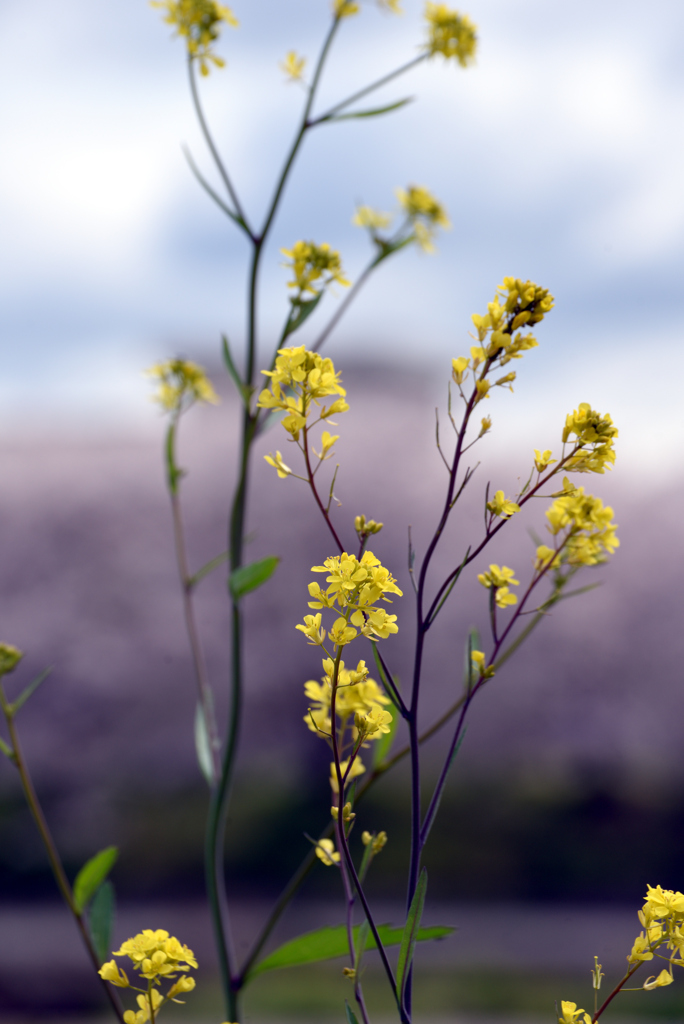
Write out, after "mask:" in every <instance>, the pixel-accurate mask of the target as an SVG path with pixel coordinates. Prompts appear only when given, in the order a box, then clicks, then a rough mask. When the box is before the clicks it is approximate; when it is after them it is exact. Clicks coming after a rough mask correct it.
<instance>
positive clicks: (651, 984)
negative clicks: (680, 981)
mask: <svg viewBox="0 0 684 1024" xmlns="http://www.w3.org/2000/svg"><path fill="white" fill-rule="evenodd" d="M673 981H674V978H673V977H672V975H671V974H670V972H669V971H667V970H665V969H664V968H663V970H662V971H661V972H660V974H659V975H658V977H657V978H656V976H655V975H652V976H651V977H650V978H647V979H646V981H645V982H644V988H645V989H646V991H647V992H650V991H651V990H652V989H654V988H662V986H663V985H671V984H672V982H673Z"/></svg>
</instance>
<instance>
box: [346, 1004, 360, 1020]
mask: <svg viewBox="0 0 684 1024" xmlns="http://www.w3.org/2000/svg"><path fill="white" fill-rule="evenodd" d="M344 1011H345V1013H346V1014H347V1024H359V1022H358V1019H357V1017H356V1014H355V1013H354V1011H353V1010H352V1008H351V1006H350V1005H349V1003H348V1002H347V1000H346V999H345V1001H344Z"/></svg>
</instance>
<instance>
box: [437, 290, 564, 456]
mask: <svg viewBox="0 0 684 1024" xmlns="http://www.w3.org/2000/svg"><path fill="white" fill-rule="evenodd" d="M552 308H553V296H552V295H549V292H548V289H546V288H540V287H539V285H536V284H534V283H533V282H532V281H521V280H519V279H518V278H517V277H505V278H504V279H503V284H501V285H499V287H498V288H497V290H496V294H495V295H494V299H493V301H492V302H489V303H487V312H486V313H485V314H484V316H480V314H478V313H473V316H472V321H473V324H474V325H475V327H476V329H477V340H478V341H479V345H473V346H472V347H471V349H470V356H469V357H468V356H460V357H459V358H458V359H452V361H451V367H452V377H453V379H454V382H455V383H456V384H457V385H458V387H459V388H460V387H461V384H462V383H463V381H464V380H465V379H466V377H467V376H468V371H469V370H472V371H473V373H474V374H475V371H477V370H478V368H479V367H480V366H482V370H481V371H480V374H479V376H478V377H477V379H476V381H475V388H476V394H475V402H476V403H477V402H480V401H482V399H483V398H488V397H489V390H490V388H491V387H492V386H494V387H509V388H510V389H511V391H512V390H513V387H512V384H513V381H514V380H515V373H514V372H509V373H506V374H504V375H503V377H499V379H498V380H495V381H493V382H490V381H489V380H487V379H486V377H487V374H488V373H489V372H490V370H492V369H494V368H496V367H502V366H505V365H506V364H507V363H509V362H510V361H511V360H512V359H522V357H523V354H524V353H525V352H526V351H528V349H531V348H536V347H537V344H538V342H537V339H536V338H535V337H534V335H533V334H521V332H520V330H519V328H521V327H526V326H531V325H533V324H537V323H540V322H541V321H542V320H543V319H544V317H545V316H546V314H547V313H548V312H549V310H551V309H552ZM516 332H517V333H516ZM549 454H550V453H549Z"/></svg>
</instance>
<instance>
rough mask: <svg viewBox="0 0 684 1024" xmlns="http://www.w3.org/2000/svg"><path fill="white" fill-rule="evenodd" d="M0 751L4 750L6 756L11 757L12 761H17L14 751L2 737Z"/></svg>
mask: <svg viewBox="0 0 684 1024" xmlns="http://www.w3.org/2000/svg"><path fill="white" fill-rule="evenodd" d="M0 751H2V753H3V754H4V755H5V757H8V758H9V759H10V761H12V762H14V761H16V758H15V756H14V751H13V750H12V748H11V747H10V746H9V745H8V744H7V743H5V741H4V740H2V739H0Z"/></svg>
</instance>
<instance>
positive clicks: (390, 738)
mask: <svg viewBox="0 0 684 1024" xmlns="http://www.w3.org/2000/svg"><path fill="white" fill-rule="evenodd" d="M391 711H392V721H391V722H390V726H389V732H384V733H382V734H381V736H380V739H379V740H376V741H375V742H374V744H373V768H378V767H379V766H380V765H381V764H382V763H383V761H384V760H385V758H386V757H388V756H389V753H390V751H391V749H392V744H393V743H394V738H395V736H396V735H397V728H398V726H399V719H400V718H401V715H400V714H399V712H398V710H397V709H396V708H395V707H392V709H391Z"/></svg>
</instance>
